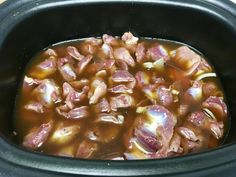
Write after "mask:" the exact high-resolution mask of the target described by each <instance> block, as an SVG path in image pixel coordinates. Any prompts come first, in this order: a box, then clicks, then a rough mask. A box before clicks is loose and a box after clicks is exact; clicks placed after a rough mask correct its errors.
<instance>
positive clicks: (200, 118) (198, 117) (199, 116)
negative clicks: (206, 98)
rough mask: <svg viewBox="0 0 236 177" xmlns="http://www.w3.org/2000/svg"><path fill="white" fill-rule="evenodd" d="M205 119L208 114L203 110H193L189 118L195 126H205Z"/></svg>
mask: <svg viewBox="0 0 236 177" xmlns="http://www.w3.org/2000/svg"><path fill="white" fill-rule="evenodd" d="M205 119H206V115H205V114H204V112H202V111H197V112H193V113H191V114H190V115H189V116H188V118H187V120H188V121H189V122H191V123H192V124H193V125H195V126H204V122H205Z"/></svg>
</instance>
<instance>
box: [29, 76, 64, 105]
mask: <svg viewBox="0 0 236 177" xmlns="http://www.w3.org/2000/svg"><path fill="white" fill-rule="evenodd" d="M32 94H33V95H34V96H35V97H36V98H37V100H38V102H39V103H40V104H42V105H43V106H45V107H51V106H52V105H53V104H55V103H59V102H61V89H60V87H59V86H58V85H57V84H56V83H55V82H54V80H52V79H44V80H42V82H41V83H40V85H39V86H38V87H36V88H35V89H34V90H33V92H32Z"/></svg>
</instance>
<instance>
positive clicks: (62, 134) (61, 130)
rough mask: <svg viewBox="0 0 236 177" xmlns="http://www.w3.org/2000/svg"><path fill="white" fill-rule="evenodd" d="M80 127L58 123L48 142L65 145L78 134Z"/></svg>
mask: <svg viewBox="0 0 236 177" xmlns="http://www.w3.org/2000/svg"><path fill="white" fill-rule="evenodd" d="M79 130H80V126H78V125H69V126H68V125H67V126H66V125H64V123H62V122H61V123H59V124H58V125H57V127H56V130H55V131H54V133H53V134H52V136H51V138H50V141H51V142H53V143H56V144H66V143H69V142H70V141H72V140H73V139H74V138H75V137H76V135H77V134H78V133H79Z"/></svg>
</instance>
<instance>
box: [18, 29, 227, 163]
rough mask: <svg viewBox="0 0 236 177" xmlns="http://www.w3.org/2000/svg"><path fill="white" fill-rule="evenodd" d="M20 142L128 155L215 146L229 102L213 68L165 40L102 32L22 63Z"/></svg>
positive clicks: (103, 155) (62, 151)
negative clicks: (94, 36)
mask: <svg viewBox="0 0 236 177" xmlns="http://www.w3.org/2000/svg"><path fill="white" fill-rule="evenodd" d="M15 109H16V110H15V131H16V133H17V138H18V142H19V144H21V145H22V146H23V147H25V148H27V149H30V150H34V151H39V152H43V153H46V154H51V155H58V156H67V157H74V158H85V159H110V160H131V159H150V158H165V157H173V156H180V155H184V154H187V153H191V152H198V151H202V150H204V149H208V148H213V147H216V146H218V145H220V143H221V141H222V139H223V137H224V134H225V132H226V127H227V126H226V122H227V106H226V104H225V98H224V94H223V91H222V88H221V86H220V82H219V79H218V78H217V76H216V73H215V71H214V68H213V67H212V66H211V65H210V64H209V62H208V61H207V60H206V59H205V58H204V56H202V55H201V54H199V53H198V52H196V51H194V50H192V49H191V48H189V47H188V46H186V45H184V44H182V43H178V42H174V41H168V40H159V39H145V38H141V39H138V38H137V37H134V36H133V35H132V34H131V33H129V32H127V33H125V34H124V35H123V36H122V37H121V38H118V37H112V36H109V35H103V36H102V38H86V39H80V40H74V41H65V42H63V43H60V44H55V45H53V46H50V47H48V48H47V49H45V50H42V51H40V52H39V53H37V54H36V55H35V56H34V57H33V58H32V59H31V61H30V63H29V64H28V65H27V67H26V69H25V74H24V78H23V79H22V84H21V86H20V89H19V92H18V97H17V100H16V108H15Z"/></svg>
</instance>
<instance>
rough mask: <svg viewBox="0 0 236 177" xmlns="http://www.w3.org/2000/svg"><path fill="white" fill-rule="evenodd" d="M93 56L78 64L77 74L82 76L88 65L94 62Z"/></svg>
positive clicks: (88, 56)
mask: <svg viewBox="0 0 236 177" xmlns="http://www.w3.org/2000/svg"><path fill="white" fill-rule="evenodd" d="M92 59H93V56H92V55H87V56H86V57H84V58H83V59H82V60H81V61H80V62H79V63H78V64H77V68H76V72H77V73H78V74H81V73H82V72H83V71H84V70H85V69H86V67H87V66H88V64H89V63H90V62H91V61H92Z"/></svg>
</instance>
